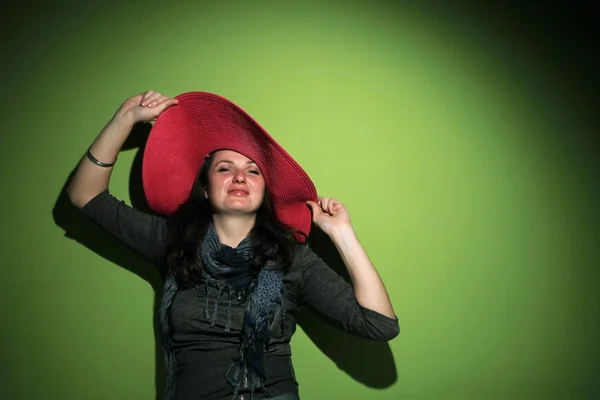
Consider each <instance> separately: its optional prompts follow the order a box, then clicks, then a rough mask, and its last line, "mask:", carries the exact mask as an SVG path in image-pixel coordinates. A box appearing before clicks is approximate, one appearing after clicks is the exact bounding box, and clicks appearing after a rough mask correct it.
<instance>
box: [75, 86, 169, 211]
mask: <svg viewBox="0 0 600 400" xmlns="http://www.w3.org/2000/svg"><path fill="white" fill-rule="evenodd" d="M175 104H177V100H175V99H169V98H167V97H166V96H162V95H161V94H160V93H157V92H153V91H151V90H149V91H147V92H145V93H143V94H139V95H136V96H134V97H132V98H130V99H128V100H127V101H125V102H124V103H123V104H122V105H121V107H120V108H119V109H118V110H117V112H116V113H115V115H114V116H113V118H112V119H111V120H110V121H109V122H108V124H107V125H106V126H105V127H104V129H103V130H102V131H101V132H100V134H99V135H98V137H97V138H96V140H95V141H94V142H93V144H92V145H91V146H90V149H89V153H88V154H92V157H93V158H95V159H97V160H99V161H100V162H102V163H105V164H107V165H108V166H106V165H105V166H100V165H98V164H96V163H94V162H93V161H92V159H90V157H89V156H87V157H84V158H83V160H81V162H80V163H79V166H78V167H77V170H76V171H75V174H74V175H73V179H72V180H71V182H70V183H69V186H68V187H67V194H68V196H69V199H70V200H71V202H72V203H73V204H74V205H75V206H76V207H78V208H83V207H84V206H85V205H86V204H87V203H88V202H89V201H90V200H91V199H92V198H94V197H96V196H97V195H98V194H100V193H102V192H103V191H105V190H107V189H108V184H109V180H110V175H111V173H112V166H113V164H114V162H115V161H116V159H117V154H118V153H119V151H120V150H121V147H122V146H123V143H125V140H126V139H127V137H128V136H129V134H130V133H131V130H132V128H133V125H134V124H136V123H137V122H142V121H152V120H154V119H155V118H157V117H158V116H159V115H160V114H161V113H162V112H163V111H164V110H165V109H167V108H168V107H170V106H173V105H175Z"/></svg>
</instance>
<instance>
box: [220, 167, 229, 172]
mask: <svg viewBox="0 0 600 400" xmlns="http://www.w3.org/2000/svg"><path fill="white" fill-rule="evenodd" d="M225 171H229V168H227V167H219V168H217V172H225Z"/></svg>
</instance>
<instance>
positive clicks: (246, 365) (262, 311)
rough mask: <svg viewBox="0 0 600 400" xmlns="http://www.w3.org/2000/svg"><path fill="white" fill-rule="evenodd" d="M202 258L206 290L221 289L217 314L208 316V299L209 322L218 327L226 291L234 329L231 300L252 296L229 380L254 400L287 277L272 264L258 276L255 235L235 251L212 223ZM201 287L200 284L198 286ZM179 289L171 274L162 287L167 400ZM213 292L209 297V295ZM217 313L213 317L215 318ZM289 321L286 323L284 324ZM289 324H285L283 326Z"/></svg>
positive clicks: (171, 386) (171, 394) (262, 384)
mask: <svg viewBox="0 0 600 400" xmlns="http://www.w3.org/2000/svg"><path fill="white" fill-rule="evenodd" d="M199 253H200V258H201V260H202V267H203V276H204V282H203V283H204V285H205V290H206V292H208V285H209V284H213V285H215V286H216V287H217V288H218V293H219V294H218V297H217V299H216V300H215V303H214V306H213V310H212V313H210V312H209V299H208V296H207V297H206V305H205V310H204V314H205V318H206V319H207V320H210V324H211V326H214V325H215V320H216V315H217V310H218V305H219V301H220V296H221V294H222V293H224V292H226V293H227V319H226V327H225V330H226V331H229V330H230V326H231V316H230V307H231V299H232V298H233V297H238V298H239V299H241V298H245V297H246V296H247V295H250V297H249V299H248V304H247V306H246V312H245V314H244V322H243V326H242V331H241V337H240V342H241V343H240V348H239V350H238V353H237V356H236V357H235V359H234V360H232V365H231V367H230V368H229V370H228V371H227V374H226V378H227V381H228V382H229V384H230V385H231V386H232V387H233V390H234V394H233V396H234V397H235V396H237V394H238V392H239V390H240V389H241V388H242V386H243V385H244V384H245V381H246V382H247V384H248V388H249V389H250V393H251V398H253V395H254V392H255V391H256V390H262V391H266V389H265V368H264V363H263V356H264V349H265V345H266V344H267V342H268V340H269V333H270V332H269V326H270V319H271V316H272V315H273V312H274V311H275V309H276V307H277V306H278V305H279V306H282V312H283V308H284V307H283V304H282V301H283V273H282V272H281V270H277V269H274V267H275V265H274V264H273V263H272V262H267V263H266V265H264V266H263V267H262V268H261V269H260V272H259V273H258V276H256V273H255V272H253V264H252V243H251V240H250V237H247V238H246V239H244V240H243V241H242V242H241V243H240V244H239V245H238V246H237V247H236V248H235V249H234V248H232V247H230V246H227V245H223V244H221V242H220V241H219V237H218V235H217V233H216V230H215V227H214V225H213V224H211V225H210V226H209V228H208V231H207V233H206V236H205V237H204V240H203V241H202V243H201V244H200V246H199ZM197 288H199V286H197ZM177 290H178V285H177V282H176V281H175V279H173V277H172V276H171V275H170V274H169V275H168V276H167V279H166V282H165V286H164V288H163V293H162V299H161V306H160V323H161V332H162V343H163V350H164V356H165V368H166V374H167V377H166V378H167V382H166V390H165V396H164V398H165V400H172V399H173V398H174V395H175V386H176V383H177V382H176V369H177V366H176V360H175V356H174V352H173V346H172V343H171V339H170V329H169V309H170V307H171V304H172V302H173V298H174V297H175V294H176V293H177ZM207 294H208V293H207ZM211 314H212V315H211ZM284 321H285V320H284ZM283 323H284V324H285V322H283Z"/></svg>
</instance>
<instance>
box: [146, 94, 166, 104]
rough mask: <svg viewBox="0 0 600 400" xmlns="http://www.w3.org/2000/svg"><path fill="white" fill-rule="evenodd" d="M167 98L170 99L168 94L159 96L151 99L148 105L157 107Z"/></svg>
mask: <svg viewBox="0 0 600 400" xmlns="http://www.w3.org/2000/svg"><path fill="white" fill-rule="evenodd" d="M167 100H169V97H168V96H160V97H159V98H157V99H155V100H152V101H150V103H148V107H156V106H158V105H160V104H161V103H163V102H165V101H167Z"/></svg>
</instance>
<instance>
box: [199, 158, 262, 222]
mask: <svg viewBox="0 0 600 400" xmlns="http://www.w3.org/2000/svg"><path fill="white" fill-rule="evenodd" d="M264 193H265V179H264V177H263V175H262V173H261V171H260V170H259V169H258V166H257V165H256V164H254V162H253V161H252V160H250V159H249V158H248V157H246V156H244V155H242V154H240V153H237V152H235V151H231V150H220V151H217V152H215V154H214V157H213V160H212V165H211V166H210V169H209V171H208V186H207V188H206V192H205V196H206V198H207V199H208V201H209V202H210V204H211V205H212V207H213V210H214V211H215V212H216V213H229V214H238V213H242V214H252V213H255V212H256V211H257V210H258V208H259V207H260V206H261V204H262V202H263V198H264Z"/></svg>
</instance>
